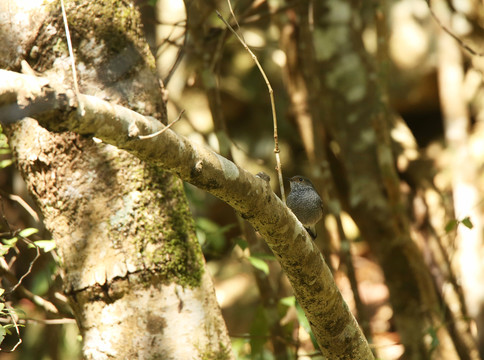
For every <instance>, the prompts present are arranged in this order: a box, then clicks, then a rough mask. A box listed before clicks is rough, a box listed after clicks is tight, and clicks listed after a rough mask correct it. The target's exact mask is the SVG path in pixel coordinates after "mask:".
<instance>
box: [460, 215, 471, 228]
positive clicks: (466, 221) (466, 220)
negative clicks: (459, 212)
mask: <svg viewBox="0 0 484 360" xmlns="http://www.w3.org/2000/svg"><path fill="white" fill-rule="evenodd" d="M461 223H462V225H464V226H465V227H466V228H468V229H472V228H473V227H474V224H473V223H472V221H471V219H470V218H469V216H466V217H465V218H463V219H462V220H461Z"/></svg>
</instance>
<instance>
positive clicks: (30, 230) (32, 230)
mask: <svg viewBox="0 0 484 360" xmlns="http://www.w3.org/2000/svg"><path fill="white" fill-rule="evenodd" d="M38 232H39V230H37V229H36V228H26V229H23V230H22V231H21V232H19V235H20V236H21V237H25V238H27V237H29V236H30V235H33V234H37V233H38Z"/></svg>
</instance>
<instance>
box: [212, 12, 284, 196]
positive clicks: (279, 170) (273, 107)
mask: <svg viewBox="0 0 484 360" xmlns="http://www.w3.org/2000/svg"><path fill="white" fill-rule="evenodd" d="M215 12H216V13H217V16H218V17H219V18H220V20H222V21H223V22H224V24H225V26H227V27H228V28H229V30H230V31H231V32H232V33H233V34H234V35H235V37H236V38H237V40H239V42H240V43H241V44H242V46H243V47H244V49H245V50H247V52H248V53H249V54H250V56H251V57H252V60H254V62H255V64H256V65H257V67H258V69H259V71H260V73H261V75H262V77H263V78H264V81H265V83H266V85H267V89H268V91H269V96H270V99H271V110H272V120H273V124H274V153H275V154H276V170H277V175H278V177H279V186H280V189H281V198H282V201H283V202H284V203H285V202H286V195H285V192H284V182H283V178H282V165H281V158H280V156H279V153H280V152H281V151H280V150H279V137H278V135H277V117H276V105H275V102H274V90H272V86H271V83H270V82H269V79H268V78H267V75H266V73H265V72H264V69H263V68H262V66H261V64H260V63H259V60H258V59H257V57H256V56H255V54H254V53H253V52H252V50H250V48H249V46H248V45H247V44H246V42H245V41H244V39H242V37H241V36H240V35H239V34H238V33H237V31H235V30H234V28H233V27H232V26H231V25H230V24H229V23H228V22H227V21H226V20H225V19H224V18H223V17H222V15H221V14H220V13H219V12H218V11H215Z"/></svg>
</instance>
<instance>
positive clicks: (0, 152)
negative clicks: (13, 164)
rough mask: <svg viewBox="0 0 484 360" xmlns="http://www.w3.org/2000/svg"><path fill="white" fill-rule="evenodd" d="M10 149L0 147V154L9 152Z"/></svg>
mask: <svg viewBox="0 0 484 360" xmlns="http://www.w3.org/2000/svg"><path fill="white" fill-rule="evenodd" d="M10 152H11V151H10V149H9V148H2V147H0V155H5V154H10Z"/></svg>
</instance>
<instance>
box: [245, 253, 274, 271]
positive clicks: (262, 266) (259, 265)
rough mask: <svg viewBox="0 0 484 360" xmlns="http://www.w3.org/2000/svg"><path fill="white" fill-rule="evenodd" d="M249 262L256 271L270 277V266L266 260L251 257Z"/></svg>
mask: <svg viewBox="0 0 484 360" xmlns="http://www.w3.org/2000/svg"><path fill="white" fill-rule="evenodd" d="M247 259H248V260H249V262H250V263H251V264H252V266H253V267H255V268H256V269H258V270H260V271H262V272H264V274H266V275H268V274H269V265H267V263H266V262H265V261H264V260H261V259H258V258H256V257H253V256H249V257H248V258H247Z"/></svg>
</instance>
